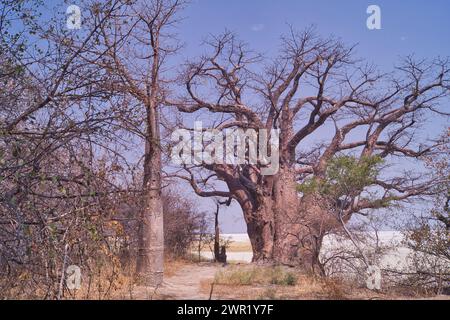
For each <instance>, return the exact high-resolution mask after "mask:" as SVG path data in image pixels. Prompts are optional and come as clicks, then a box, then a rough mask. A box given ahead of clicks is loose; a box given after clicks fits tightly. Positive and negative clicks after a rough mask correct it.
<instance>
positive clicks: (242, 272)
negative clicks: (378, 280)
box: [201, 265, 388, 300]
mask: <svg viewBox="0 0 450 320" xmlns="http://www.w3.org/2000/svg"><path fill="white" fill-rule="evenodd" d="M201 288H202V290H205V292H206V290H207V291H209V290H210V289H211V283H206V282H205V283H202V286H201ZM213 298H214V299H263V300H265V299H298V300H302V299H334V300H343V299H372V298H384V299H386V298H388V297H386V295H381V294H376V293H374V292H372V291H369V290H366V289H363V288H357V287H354V286H352V285H351V284H349V283H347V282H345V281H342V280H338V279H323V278H319V277H314V276H312V275H308V274H304V273H301V272H299V271H297V270H295V269H292V268H285V267H263V266H252V265H238V266H229V267H228V269H227V270H221V271H219V272H217V274H216V277H215V281H214V291H213Z"/></svg>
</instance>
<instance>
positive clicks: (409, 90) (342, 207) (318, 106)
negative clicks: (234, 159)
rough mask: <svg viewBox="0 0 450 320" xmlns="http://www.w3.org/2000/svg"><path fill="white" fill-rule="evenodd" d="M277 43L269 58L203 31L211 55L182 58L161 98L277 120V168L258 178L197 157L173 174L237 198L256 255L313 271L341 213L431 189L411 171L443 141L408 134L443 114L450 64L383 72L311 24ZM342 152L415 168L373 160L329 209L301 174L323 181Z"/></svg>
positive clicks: (224, 114)
mask: <svg viewBox="0 0 450 320" xmlns="http://www.w3.org/2000/svg"><path fill="white" fill-rule="evenodd" d="M281 40H282V45H281V49H280V52H279V55H278V56H277V57H276V58H274V59H266V58H263V57H262V56H260V55H258V54H256V53H254V52H252V51H251V50H249V49H248V46H247V45H246V44H244V43H242V42H240V41H239V40H238V39H237V38H236V36H235V35H234V34H232V33H229V32H225V33H224V34H222V35H220V36H217V37H212V38H211V39H210V40H209V41H207V43H206V44H207V46H208V47H209V48H210V51H209V53H207V54H205V55H203V56H201V57H200V58H199V59H197V60H193V61H190V62H189V63H187V65H186V68H185V71H184V73H183V76H182V79H181V82H182V87H183V88H184V89H183V91H184V92H183V93H182V94H180V96H179V97H178V98H177V99H172V100H171V101H168V102H167V103H169V104H171V105H172V106H174V107H176V108H178V110H179V111H181V112H183V113H194V114H198V115H201V114H203V115H207V116H208V117H209V118H208V119H209V121H208V126H209V128H214V129H218V130H223V129H226V128H235V129H237V128H239V129H243V130H246V129H255V130H260V129H266V130H270V129H278V130H279V152H280V159H279V163H280V164H279V170H278V172H277V173H276V174H273V175H263V174H262V173H261V169H262V168H264V164H263V163H257V164H252V163H250V162H248V163H246V164H239V165H235V164H230V163H213V164H206V163H201V164H198V165H184V169H185V171H182V173H178V174H174V175H176V176H178V177H180V178H182V179H185V180H187V181H188V182H189V183H190V184H191V186H192V187H193V189H194V191H195V192H196V193H197V194H198V195H199V196H202V197H210V196H220V197H229V198H232V199H234V200H236V201H237V202H238V203H239V205H240V207H241V208H242V211H243V215H244V219H245V222H246V224H247V231H248V235H249V238H250V241H251V245H252V249H253V260H254V261H256V262H263V263H266V262H268V263H273V262H275V263H281V264H286V265H291V266H300V267H303V268H305V269H308V270H311V269H315V268H316V266H317V265H318V253H319V250H320V247H321V243H322V239H323V237H324V235H325V234H327V233H328V232H331V231H332V230H335V229H336V228H340V227H341V226H342V224H341V221H343V222H344V223H348V221H349V220H350V218H351V217H352V216H354V215H356V214H363V215H366V214H367V213H368V211H369V210H374V209H380V208H383V207H386V206H387V205H389V204H391V203H394V202H404V201H408V200H411V199H413V198H415V197H422V196H426V195H428V194H430V193H431V192H433V191H432V189H431V188H430V187H431V186H432V185H433V184H435V183H437V182H438V181H437V180H436V179H437V178H430V177H428V176H427V175H426V174H425V173H424V172H420V170H417V168H418V167H419V165H418V163H419V162H420V161H421V157H422V156H424V155H431V154H432V153H433V152H434V151H435V150H436V147H437V146H439V144H440V142H439V141H437V140H434V141H432V140H426V139H420V137H416V136H415V133H416V132H417V131H418V130H420V129H423V128H424V126H425V123H426V120H427V119H428V118H429V117H435V116H436V117H438V116H444V117H445V116H448V113H445V107H446V106H445V103H448V95H449V90H450V87H449V86H450V77H449V73H450V70H449V63H448V60H447V59H436V60H434V61H425V60H420V61H415V60H414V59H413V58H412V57H408V58H406V59H404V60H403V61H402V62H401V64H400V65H399V66H398V67H396V68H395V70H394V71H393V72H391V73H381V72H379V71H377V69H376V68H375V67H374V66H372V65H369V64H367V63H364V61H361V60H357V59H356V58H354V53H353V51H354V48H353V47H347V46H346V45H344V44H343V43H342V42H341V41H340V40H337V39H334V38H321V37H319V36H317V35H316V34H315V32H314V30H312V29H307V30H305V31H303V32H296V31H295V30H290V33H289V34H288V35H287V36H284V37H282V39H281ZM169 100H170V99H169ZM447 110H448V105H447ZM204 118H206V117H204ZM183 126H187V124H186V123H184V124H183ZM259 147H261V146H259ZM267 148H269V149H270V146H267ZM340 155H347V156H351V157H354V158H355V159H356V160H357V161H356V164H357V163H367V162H372V161H370V159H371V158H372V157H377V159H378V158H379V159H380V161H383V163H384V165H383V167H388V166H389V164H394V162H395V160H400V161H404V163H406V162H408V163H410V162H412V163H415V164H413V166H412V168H416V170H415V171H416V172H414V171H406V168H405V170H396V172H393V170H389V169H387V168H384V169H383V170H381V169H380V172H379V173H378V174H377V175H376V176H374V177H373V179H371V180H370V182H369V183H366V184H364V185H360V186H359V187H358V188H352V189H351V190H352V191H351V194H348V195H345V197H343V196H344V195H340V198H338V199H335V202H334V206H330V203H329V200H328V199H326V198H325V196H324V195H323V194H322V193H321V191H320V188H316V189H315V188H310V192H300V191H299V189H298V186H299V185H302V184H305V183H308V185H321V184H323V182H324V181H325V180H326V179H328V178H327V171H328V169H329V165H330V163H331V162H333V160H334V159H335V158H336V157H338V156H340ZM374 163H379V161H374ZM219 181H220V182H219ZM344 198H345V199H346V200H345V201H344V200H343V199H344ZM338 212H339V214H338Z"/></svg>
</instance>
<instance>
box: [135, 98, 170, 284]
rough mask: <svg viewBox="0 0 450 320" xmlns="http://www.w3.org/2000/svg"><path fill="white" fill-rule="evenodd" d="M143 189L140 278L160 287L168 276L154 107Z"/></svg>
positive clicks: (149, 115) (150, 111) (149, 113)
mask: <svg viewBox="0 0 450 320" xmlns="http://www.w3.org/2000/svg"><path fill="white" fill-rule="evenodd" d="M143 187H144V192H145V196H144V208H143V209H142V212H141V224H140V229H139V249H138V259H137V275H138V281H139V283H141V284H145V285H150V286H158V285H160V284H161V283H162V281H163V272H164V225H163V205H162V199H161V149H160V132H159V114H158V111H157V109H156V108H155V105H154V104H153V103H151V104H150V105H149V106H148V107H147V139H146V141H145V159H144V181H143Z"/></svg>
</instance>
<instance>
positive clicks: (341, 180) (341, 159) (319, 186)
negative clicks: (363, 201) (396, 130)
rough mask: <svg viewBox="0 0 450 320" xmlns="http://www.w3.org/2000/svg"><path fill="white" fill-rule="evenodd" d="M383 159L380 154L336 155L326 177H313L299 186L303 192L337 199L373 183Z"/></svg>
mask: <svg viewBox="0 0 450 320" xmlns="http://www.w3.org/2000/svg"><path fill="white" fill-rule="evenodd" d="M382 163H383V160H382V159H381V157H379V156H371V157H362V158H360V159H358V158H356V157H352V156H337V157H334V158H333V159H332V160H331V161H330V163H329V164H328V168H327V172H326V177H325V179H317V178H313V179H311V180H309V181H307V182H305V183H303V184H300V185H298V186H297V190H298V191H299V192H302V193H311V192H318V193H320V194H321V195H328V196H330V197H333V198H335V199H337V198H339V197H341V196H344V195H348V194H351V193H353V192H358V191H361V190H362V189H364V188H365V187H367V186H369V185H371V184H373V182H374V181H375V179H376V177H377V176H378V174H379V171H380V165H381V164H382Z"/></svg>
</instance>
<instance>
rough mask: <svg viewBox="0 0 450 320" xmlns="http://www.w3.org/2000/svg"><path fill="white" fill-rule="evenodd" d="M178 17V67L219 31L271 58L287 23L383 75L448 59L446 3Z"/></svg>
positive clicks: (262, 6) (230, 219) (285, 0)
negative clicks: (402, 61)
mask: <svg viewBox="0 0 450 320" xmlns="http://www.w3.org/2000/svg"><path fill="white" fill-rule="evenodd" d="M69 2H70V1H69ZM56 3H62V0H52V1H49V2H47V6H48V7H52V4H56ZM70 3H71V4H77V1H75V0H74V1H72V2H70ZM369 5H378V6H379V7H380V9H381V27H382V29H381V30H369V29H368V28H367V27H366V20H367V18H368V16H369V14H367V13H366V9H367V7H368V6H369ZM182 15H183V17H184V20H183V21H182V22H181V24H180V25H179V29H178V33H179V38H180V39H181V40H182V41H183V42H184V43H185V48H184V49H183V51H182V52H181V54H180V56H179V57H178V58H177V59H180V60H179V61H180V62H181V61H184V59H186V58H189V57H194V56H196V55H198V54H201V53H202V52H203V50H204V48H201V47H200V43H201V41H202V40H203V39H204V38H205V37H207V36H208V35H210V34H218V33H221V32H223V31H224V30H225V29H229V30H231V31H234V32H236V33H237V34H238V35H239V37H240V38H241V39H242V40H244V41H246V42H247V43H248V44H249V46H250V47H251V48H252V49H254V50H256V51H258V52H260V53H262V54H264V55H265V56H269V57H270V56H273V55H275V54H276V52H277V49H278V45H279V38H280V35H281V34H283V33H286V32H287V31H288V24H290V25H292V26H293V27H294V28H296V29H303V28H305V27H308V26H310V25H315V26H316V29H317V31H318V33H319V34H321V35H323V36H329V35H334V36H336V37H339V38H341V39H342V40H343V41H344V42H346V43H347V44H349V45H351V44H358V46H357V50H356V55H357V56H358V57H361V58H364V59H366V60H368V61H369V62H373V63H375V64H376V65H378V66H379V67H380V68H381V69H382V70H385V71H390V70H392V67H393V66H394V65H395V64H396V63H397V62H398V61H399V58H400V57H401V56H405V55H409V54H414V55H415V56H416V57H417V58H433V57H437V56H450V18H449V15H450V1H448V0H434V1H419V0H412V1H411V0H410V1H406V0H404V1H399V0H397V1H392V0H391V1H381V0H372V1H365V0H346V1H331V0H329V1H324V0H322V1H317V0H279V1H273V0H227V1H225V0H192V1H191V3H190V5H188V7H187V8H186V10H185V11H184V12H183V14H182ZM441 124H442V125H445V123H441ZM439 128H442V126H435V127H431V128H429V129H430V131H431V132H432V131H436V133H437V132H438V130H439ZM196 203H197V204H198V205H199V206H200V207H201V208H202V209H204V210H207V211H211V213H212V211H213V210H214V207H213V206H212V201H211V200H208V199H196ZM221 225H222V231H223V232H244V231H245V225H244V223H243V219H242V214H241V212H240V209H239V208H238V206H236V205H233V206H231V207H230V208H228V209H225V210H224V212H223V214H222V222H221Z"/></svg>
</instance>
